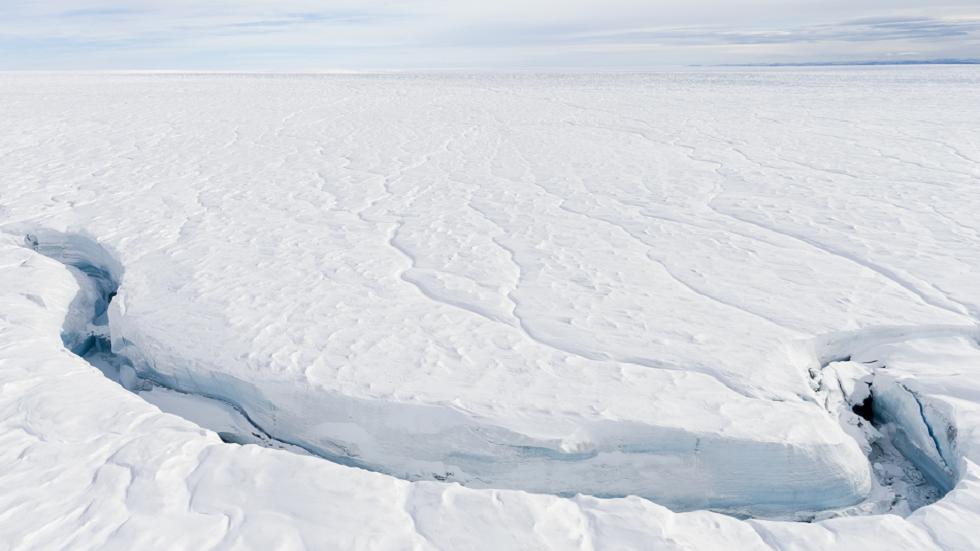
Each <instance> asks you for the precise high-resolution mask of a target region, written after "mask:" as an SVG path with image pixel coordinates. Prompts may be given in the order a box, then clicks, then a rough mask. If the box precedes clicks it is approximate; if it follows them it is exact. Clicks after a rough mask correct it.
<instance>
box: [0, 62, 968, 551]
mask: <svg viewBox="0 0 980 551" xmlns="http://www.w3.org/2000/svg"><path fill="white" fill-rule="evenodd" d="M0 97H2V98H3V101H2V102H0V121H2V124H3V128H4V131H3V133H2V134H0V232H2V233H0V281H2V285H0V389H2V392H0V412H2V414H0V548H2V549H830V548H833V549H861V550H867V549H974V548H980V537H978V536H977V535H976V530H975V527H976V526H977V525H978V524H980V522H978V521H980V478H978V477H980V468H978V466H977V464H978V463H980V431H978V428H980V346H978V339H980V330H978V327H977V324H978V322H980V285H978V282H980V234H978V232H980V216H978V215H977V213H978V212H980V194H978V184H980V149H978V147H980V110H978V109H977V108H976V106H977V105H980V70H978V69H976V68H971V67H908V68H850V69H849V68H839V67H835V68H807V69H798V68H793V69H787V68H780V69H701V70H675V71H666V72H660V73H648V74H516V75H512V74H473V75H467V74H452V75H446V74H442V75H436V74H359V75H322V74H321V75H316V74H295V75H292V74H291V75H285V74H283V75H279V74H227V73H225V74H222V73H214V74H200V73H196V74H139V73H128V74H127V73H123V74H68V73H63V74H30V73H23V74H17V73H8V74H4V75H2V76H0ZM110 343H111V351H112V353H111V354H110V353H109V344H110ZM69 350H72V351H74V352H75V354H73V353H72V352H69ZM79 355H85V356H86V357H87V358H88V360H89V361H86V360H85V359H82V358H81V357H79ZM90 362H91V363H90ZM103 373H105V375H108V377H106V376H104V375H103ZM110 379H114V380H110ZM869 398H870V400H868V399H869ZM865 400H868V401H867V402H865ZM862 405H867V406H868V408H870V409H871V410H873V413H874V422H871V421H870V420H869V419H864V418H862V417H860V416H859V415H857V414H856V413H855V410H854V406H858V410H860V407H861V406H862ZM161 408H162V409H163V410H164V411H161ZM165 411H169V412H171V413H178V414H180V415H181V416H183V417H184V418H181V417H177V416H174V415H171V414H170V413H166V412H165ZM865 416H866V417H870V415H868V414H867V413H865ZM188 419H190V420H188ZM192 421H194V422H192ZM253 429H254V430H253ZM219 433H220V435H219ZM236 442H237V443H236ZM240 444H244V445H240ZM250 444H257V445H250ZM317 456H320V457H317Z"/></svg>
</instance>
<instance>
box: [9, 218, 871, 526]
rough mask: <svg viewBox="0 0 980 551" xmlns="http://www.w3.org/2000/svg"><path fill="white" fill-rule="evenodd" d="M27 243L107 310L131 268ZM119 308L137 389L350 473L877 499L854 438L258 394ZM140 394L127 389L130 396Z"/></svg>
mask: <svg viewBox="0 0 980 551" xmlns="http://www.w3.org/2000/svg"><path fill="white" fill-rule="evenodd" d="M27 243H28V245H29V246H32V247H33V248H35V249H36V250H37V251H38V252H40V253H42V254H45V255H46V256H49V257H51V258H54V259H57V260H60V261H62V262H64V263H66V264H69V265H72V266H76V267H78V268H79V269H80V270H82V271H83V272H85V273H86V274H87V275H89V276H90V277H92V278H93V279H94V280H95V281H96V283H97V285H98V286H99V287H100V289H102V291H103V294H104V298H103V301H104V302H105V303H108V297H109V296H110V294H111V293H113V292H115V291H116V289H118V286H119V284H120V283H121V281H122V275H123V268H122V266H121V264H120V263H119V262H118V261H116V260H115V259H114V258H113V257H112V256H111V255H109V254H108V253H107V251H106V250H105V249H104V248H103V247H102V246H101V245H99V244H98V243H97V242H95V240H93V239H90V238H87V237H84V236H77V235H75V236H65V235H58V234H54V233H50V234H47V235H44V234H42V235H40V236H29V237H28V240H27ZM119 302H120V301H116V302H113V303H112V304H111V306H110V307H109V308H108V315H107V317H108V322H109V324H110V326H112V328H113V331H112V333H111V339H112V341H111V346H112V350H113V351H114V352H115V353H116V354H119V355H121V356H123V357H125V358H126V359H127V360H128V361H129V363H130V364H131V366H132V368H133V369H134V374H135V375H136V376H137V377H138V378H139V379H138V380H143V381H151V382H152V383H153V384H158V385H162V386H164V387H167V388H170V389H174V390H177V391H179V392H184V393H189V394H195V395H199V396H204V397H208V398H213V399H216V400H220V401H222V402H226V403H228V404H232V405H233V406H234V407H235V408H237V409H238V410H240V411H241V412H243V413H245V414H246V415H247V417H248V418H249V419H250V420H251V421H252V422H253V423H254V425H255V426H256V427H260V428H261V430H262V431H264V432H265V433H266V434H268V435H269V436H270V437H272V438H274V439H276V440H279V441H282V442H287V443H290V444H293V445H296V446H299V447H301V448H303V449H306V450H308V451H310V452H312V453H314V454H316V455H319V456H321V457H323V458H325V459H329V460H331V461H334V462H337V463H341V464H344V465H349V466H352V467H360V468H365V469H369V470H372V471H378V472H382V473H385V474H389V475H392V476H396V477H399V478H403V479H407V480H423V479H436V480H444V481H454V482H459V483H461V484H464V485H467V486H472V487H478V488H479V487H497V488H515V489H522V490H526V491H531V492H536V493H550V494H557V495H573V494H577V493H583V494H591V495H595V496H599V497H618V496H623V495H639V496H641V497H645V498H647V499H650V500H651V501H654V502H656V503H659V504H662V505H665V506H667V507H669V508H671V509H673V510H675V511H689V510H698V509H712V510H716V511H721V512H727V513H731V514H737V515H739V516H774V515H785V514H787V513H792V512H795V511H800V510H808V511H817V510H826V509H837V508H842V507H848V506H851V505H854V504H857V503H859V502H861V501H862V500H864V499H865V497H866V495H867V493H868V491H869V489H870V475H869V469H868V465H867V463H866V462H863V461H854V457H853V456H854V454H855V453H857V454H859V453H860V452H859V451H858V450H857V449H856V446H854V445H853V442H848V441H846V439H845V441H843V443H842V444H836V445H830V444H827V443H820V442H818V443H816V444H795V443H788V442H782V441H769V442H767V441H746V440H741V439H735V438H725V437H724V436H723V435H720V434H716V433H696V432H692V431H686V430H682V429H678V428H672V427H662V426H655V425H648V424H641V423H635V422H634V423H628V422H619V421H604V422H598V423H592V424H589V425H587V426H585V427H583V428H581V429H580V430H579V431H577V432H576V433H575V434H573V435H571V436H570V437H566V438H565V439H563V440H541V439H536V438H533V437H530V436H527V435H523V434H519V433H516V432H514V431H511V430H508V429H505V428H502V427H497V426H493V425H491V424H489V423H486V422H481V421H480V420H479V419H477V418H474V416H472V415H469V414H468V413H467V412H465V411H461V410H458V409H452V408H451V407H441V406H427V405H413V404H397V403H388V402H380V401H372V400H366V399H359V398H353V397H349V396H344V395H341V394H339V393H333V392H331V393H327V392H324V391H322V390H319V391H315V390H311V389H298V388H296V387H295V386H293V385H286V384H279V383H276V384H269V383H263V386H262V388H258V387H257V386H256V385H254V384H251V383H248V382H245V381H241V380H239V379H237V378H234V377H231V376H229V375H226V374H222V373H219V372H216V371H214V370H212V369H211V366H205V365H193V364H190V363H188V362H187V361H186V360H184V359H182V358H180V357H178V356H176V355H171V354H166V353H164V352H162V351H163V350H166V348H165V347H162V346H159V345H158V343H152V342H142V341H141V336H140V334H139V333H138V332H137V331H133V330H132V329H131V328H128V327H126V326H125V325H122V324H121V321H120V320H121V319H122V316H121V312H120V310H119V309H120V306H119ZM97 308H98V306H97ZM106 335H108V334H106ZM92 337H96V340H95V341H94V342H98V341H97V338H98V335H95V334H93V335H87V336H85V337H84V339H81V340H89V339H90V338H92ZM69 340H71V339H69ZM76 340H77V339H76ZM66 344H69V343H68V341H66ZM76 344H77V343H76ZM73 350H76V351H79V350H81V351H84V346H82V345H78V346H76V347H73ZM147 351H153V353H148V352H147ZM135 381H137V379H133V380H131V381H129V383H128V384H129V386H130V387H131V389H132V387H133V385H135V384H138V383H137V382H135ZM277 404H278V405H277ZM281 405H288V407H280V406H281ZM577 438H578V439H579V440H580V441H581V442H582V443H584V445H579V444H577V442H576V440H577ZM858 457H859V456H858Z"/></svg>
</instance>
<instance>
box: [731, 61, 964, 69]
mask: <svg viewBox="0 0 980 551" xmlns="http://www.w3.org/2000/svg"><path fill="white" fill-rule="evenodd" d="M845 65H980V59H927V60H917V59H903V60H895V61H811V62H807V63H729V64H725V65H718V67H828V66H830V67H833V66H845Z"/></svg>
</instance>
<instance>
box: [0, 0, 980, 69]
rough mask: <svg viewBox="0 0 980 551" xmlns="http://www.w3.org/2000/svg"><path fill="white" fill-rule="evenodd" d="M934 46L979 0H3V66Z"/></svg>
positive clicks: (785, 56) (615, 59)
mask: <svg viewBox="0 0 980 551" xmlns="http://www.w3.org/2000/svg"><path fill="white" fill-rule="evenodd" d="M858 4H860V5H858ZM936 58H980V5H978V4H977V2H976V0H970V1H964V0H936V2H934V3H928V4H927V3H926V2H924V1H921V0H892V1H881V0H870V1H866V2H863V3H856V2H853V1H842V0H825V1H815V0H802V1H796V2H775V1H771V0H739V1H729V2H723V1H719V0H689V1H673V0H670V1H664V0H653V1H637V0H605V1H602V2H598V1H583V0H567V1H564V2H558V1H551V0H523V1H519V0H494V1H485V2H467V1H465V0H456V1H448V0H420V1H414V2H406V1H390V0H367V1H362V2H349V1H310V0H279V1H272V0H238V1H232V0H218V1H212V2H192V1H187V0H175V1H170V2H166V3H164V2H154V1H148V0H126V1H123V0H75V1H67V0H47V1H46V0H31V1H26V0H4V1H3V2H0V70H23V69H91V70H100V69H101V70H114V69H200V70H206V69H218V70H221V69H224V70H240V69H254V70H268V69H273V70H275V69H280V70H293V69H329V68H346V69H375V68H380V69H383V68H390V69H411V68H547V67H553V68H577V67H581V68H593V67H607V68H633V67H637V68H638V67H656V66H664V65H689V64H704V65H710V64H725V63H786V62H812V61H856V60H896V59H936Z"/></svg>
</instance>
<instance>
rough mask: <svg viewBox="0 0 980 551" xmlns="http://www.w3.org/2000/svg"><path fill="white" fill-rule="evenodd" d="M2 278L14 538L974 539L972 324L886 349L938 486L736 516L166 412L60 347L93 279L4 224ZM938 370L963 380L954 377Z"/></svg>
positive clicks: (329, 542)
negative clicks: (468, 483)
mask: <svg viewBox="0 0 980 551" xmlns="http://www.w3.org/2000/svg"><path fill="white" fill-rule="evenodd" d="M0 280H2V281H3V282H4V285H3V286H0V313H2V318H0V388H2V392H0V419H2V420H0V443H2V445H0V486H2V487H3V488H4V491H3V492H0V519H2V521H3V526H4V534H3V536H4V539H3V542H4V543H5V544H6V545H7V547H9V548H11V549H54V548H65V547H66V546H68V547H71V548H72V549H104V548H143V549H151V548H158V549H162V548H175V547H187V548H218V549H223V548H232V547H235V548H251V549H268V548H271V547H273V546H276V545H280V546H284V547H287V548H288V547H296V548H299V547H303V546H305V547H307V548H310V547H317V546H324V547H333V548H374V549H402V548H415V549H452V548H463V547H467V546H469V547H470V548H477V549H491V548H492V549H530V548H551V549H566V548H567V549H590V548H617V549H630V548H634V549H642V548H658V546H663V547H664V548H678V549H680V548H689V549H736V548H737V549H769V548H776V549H827V548H830V547H833V548H837V549H868V548H894V549H970V548H974V547H975V546H976V542H975V540H974V539H973V527H974V526H976V524H977V521H980V469H978V467H977V464H976V463H977V459H978V458H977V451H976V450H977V449H978V447H977V440H978V435H977V433H978V431H977V427H978V426H980V419H978V416H977V405H976V404H977V400H976V396H975V392H976V389H977V388H980V385H977V384H976V375H975V374H973V375H971V374H970V372H969V371H967V372H964V371H963V370H957V369H958V368H957V367H956V366H962V365H963V362H964V361H966V362H970V361H972V360H975V359H976V357H977V354H976V352H977V351H976V347H975V343H974V344H971V342H970V341H969V339H967V338H966V337H959V336H950V335H946V336H945V337H944V338H953V339H954V340H956V339H966V340H964V341H963V342H958V344H956V346H952V347H947V346H945V344H951V343H945V344H944V345H943V347H942V348H941V349H936V350H929V349H927V348H922V347H923V346H926V345H925V344H923V343H926V342H933V341H930V340H928V339H926V340H918V341H913V344H911V345H907V346H913V347H918V349H919V350H920V351H922V352H925V353H927V354H928V355H930V356H937V355H938V356H939V357H940V358H941V359H942V360H943V362H942V366H944V367H943V370H941V372H940V373H938V374H937V373H930V372H929V370H928V369H926V368H924V367H922V365H921V364H912V363H909V362H905V363H903V362H902V360H901V358H902V357H903V356H902V354H905V357H908V356H909V354H908V352H907V350H908V349H907V348H905V349H903V348H901V346H905V345H901V344H896V345H894V347H893V348H892V349H890V350H891V352H889V354H888V355H887V357H884V361H885V362H887V363H888V368H887V369H889V370H893V371H892V372H893V373H903V372H904V373H905V375H906V377H905V379H908V378H909V377H908V376H909V375H910V374H913V372H914V375H915V378H916V381H917V383H915V384H919V385H923V386H921V387H919V390H917V392H922V393H924V394H925V393H927V394H928V395H929V399H930V400H933V401H934V402H935V403H937V404H938V403H947V404H950V405H951V409H950V410H949V414H950V415H952V416H953V417H954V419H955V422H956V425H957V427H958V430H957V436H956V442H957V450H958V453H959V455H960V457H961V460H960V462H959V463H958V469H959V474H958V476H959V481H958V482H957V484H956V486H955V488H954V489H953V490H952V491H951V492H950V493H949V494H948V495H947V496H946V497H945V498H943V499H942V500H940V501H939V502H937V503H935V504H933V505H930V506H927V507H923V508H922V509H919V510H918V511H916V512H915V513H913V514H912V515H910V516H909V517H908V518H907V519H902V518H900V517H898V516H894V515H882V516H871V517H849V518H838V519H832V520H827V521H823V522H816V523H813V524H803V523H789V522H772V521H747V522H743V521H738V520H735V519H734V518H731V517H727V516H722V515H718V514H715V513H710V512H705V511H698V512H692V513H683V514H675V513H672V512H670V511H669V510H667V509H665V508H663V507H661V506H659V505H656V504H653V503H651V502H649V501H646V500H642V499H638V498H624V499H610V500H602V499H596V498H591V497H586V496H578V497H575V498H572V499H565V498H559V497H555V496H547V495H534V494H528V493H524V492H519V491H505V490H472V489H466V488H463V487H460V486H459V485H457V484H450V483H439V482H416V483H409V482H405V481H401V480H398V479H395V478H392V477H389V476H385V475H381V474H377V473H370V472H367V471H363V470H360V469H353V468H348V467H344V466H341V465H337V464H333V463H329V462H325V461H322V460H320V459H317V458H311V457H302V456H298V455H294V454H289V453H285V452H280V451H274V450H268V449H263V448H259V447H256V446H238V445H227V444H224V443H222V442H221V440H220V439H219V438H218V436H217V435H216V434H215V433H213V432H209V431H206V430H203V429H201V428H199V427H196V426H194V425H193V424H191V423H189V422H187V421H184V420H182V419H179V418H177V417H174V416H171V415H167V414H163V413H161V412H160V411H159V410H158V409H157V408H155V407H154V406H152V405H150V404H148V403H146V402H144V401H143V400H141V399H140V398H138V397H137V396H136V395H134V394H132V393H130V392H127V391H126V390H124V389H123V388H121V387H120V386H119V385H116V384H114V383H112V382H111V381H109V380H108V379H106V378H105V377H103V376H102V374H101V373H99V372H98V371H97V370H96V369H95V368H93V367H91V366H90V365H89V364H88V363H86V362H85V361H83V360H81V359H80V358H78V357H77V356H75V355H73V354H71V353H69V352H68V351H67V350H66V349H65V348H64V345H63V342H62V340H61V337H60V335H61V333H62V331H63V328H64V327H65V326H66V324H72V323H80V322H79V321H78V319H79V318H77V317H76V316H78V315H82V314H81V313H80V312H81V311H73V309H72V303H73V301H76V299H77V297H78V296H79V294H80V292H82V293H84V290H83V287H84V283H80V281H84V279H80V278H79V277H78V274H77V273H73V272H72V271H71V270H70V269H69V268H67V267H65V266H64V265H63V264H60V263H59V262H56V261H54V260H51V259H48V258H45V257H43V256H41V255H39V254H36V253H35V252H33V251H31V250H29V249H26V248H24V247H23V246H22V237H20V236H18V237H14V236H7V235H3V236H0ZM76 304H77V303H76ZM915 343H918V344H915ZM953 344H955V343H953ZM903 350H905V352H902V351H903ZM879 353H880V351H879ZM920 357H921V356H920ZM903 366H904V367H903ZM969 367H971V368H972V367H973V365H972V364H971V365H970V366H969ZM900 370H903V371H900ZM974 371H975V370H974ZM937 375H938V376H937ZM944 378H945V379H950V378H952V379H953V380H955V381H956V384H955V385H949V384H945V385H944V384H942V382H943V379H944ZM947 382H948V381H947ZM905 384H907V385H911V384H913V383H911V382H909V381H907V380H906V382H905ZM929 385H931V386H929ZM910 388H911V386H910ZM943 392H946V393H951V394H948V396H944V395H943Z"/></svg>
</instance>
